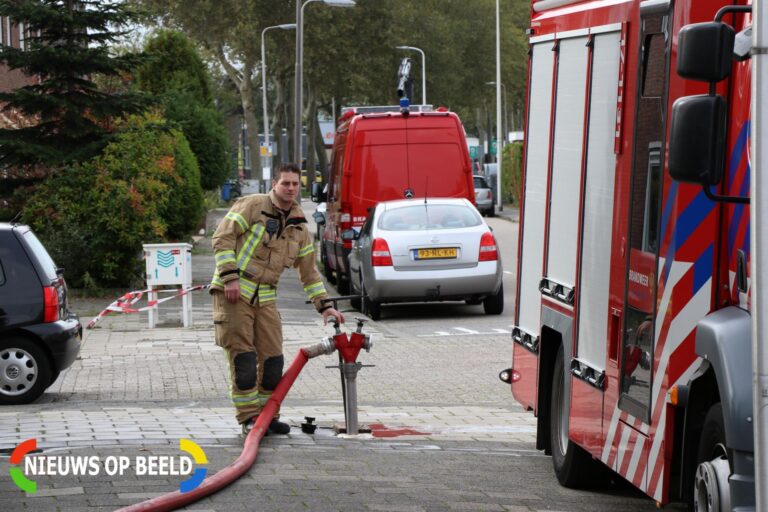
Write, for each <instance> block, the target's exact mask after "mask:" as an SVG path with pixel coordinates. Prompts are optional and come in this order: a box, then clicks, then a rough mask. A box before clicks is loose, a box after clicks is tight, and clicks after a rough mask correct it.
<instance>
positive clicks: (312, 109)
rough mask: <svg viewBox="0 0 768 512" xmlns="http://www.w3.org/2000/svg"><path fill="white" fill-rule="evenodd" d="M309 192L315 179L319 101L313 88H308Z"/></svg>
mask: <svg viewBox="0 0 768 512" xmlns="http://www.w3.org/2000/svg"><path fill="white" fill-rule="evenodd" d="M307 110H308V113H307V128H308V129H309V132H308V133H307V192H311V191H312V182H314V181H315V162H317V158H316V157H315V133H316V131H317V128H316V127H317V122H316V120H317V102H316V101H315V95H314V93H313V92H312V89H311V88H308V90H307Z"/></svg>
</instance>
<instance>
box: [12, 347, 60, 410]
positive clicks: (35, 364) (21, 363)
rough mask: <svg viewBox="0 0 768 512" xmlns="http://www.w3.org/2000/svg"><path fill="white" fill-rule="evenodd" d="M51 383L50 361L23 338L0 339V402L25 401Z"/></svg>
mask: <svg viewBox="0 0 768 512" xmlns="http://www.w3.org/2000/svg"><path fill="white" fill-rule="evenodd" d="M50 384H51V363H50V361H48V357H47V356H46V354H45V352H43V350H42V349H41V348H40V347H38V346H37V344H35V343H34V342H32V341H30V340H28V339H26V338H9V339H5V340H2V341H0V404H2V405H16V404H28V403H30V402H32V401H33V400H35V399H37V398H38V397H39V396H40V395H42V394H43V391H45V389H46V388H47V387H48V386H49V385H50Z"/></svg>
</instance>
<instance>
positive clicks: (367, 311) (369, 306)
mask: <svg viewBox="0 0 768 512" xmlns="http://www.w3.org/2000/svg"><path fill="white" fill-rule="evenodd" d="M360 283H361V284H360V287H361V288H362V295H363V309H362V310H361V311H362V313H363V314H364V315H368V316H369V317H371V320H374V321H376V320H381V303H380V302H377V301H375V300H371V299H370V298H369V297H368V292H366V290H365V284H363V282H362V281H360Z"/></svg>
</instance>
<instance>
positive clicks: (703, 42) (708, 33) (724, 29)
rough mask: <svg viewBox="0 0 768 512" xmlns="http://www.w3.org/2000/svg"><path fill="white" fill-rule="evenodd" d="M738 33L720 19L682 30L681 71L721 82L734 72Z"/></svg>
mask: <svg viewBox="0 0 768 512" xmlns="http://www.w3.org/2000/svg"><path fill="white" fill-rule="evenodd" d="M735 37H736V33H735V31H734V30H733V28H732V27H731V26H730V25H727V24H725V23H722V22H719V21H710V22H707V23H693V24H691V25H687V26H685V27H683V28H682V29H680V36H679V40H678V49H677V74H678V75H680V76H681V77H683V78H688V79H690V80H701V81H703V82H719V81H720V80H723V79H724V78H726V77H728V75H730V74H731V64H732V57H733V45H734V40H735Z"/></svg>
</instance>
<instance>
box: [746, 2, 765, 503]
mask: <svg viewBox="0 0 768 512" xmlns="http://www.w3.org/2000/svg"><path fill="white" fill-rule="evenodd" d="M767 10H768V0H757V1H755V2H753V3H752V27H753V30H752V112H751V114H752V126H751V130H752V134H751V138H752V148H751V149H752V162H751V163H752V175H751V178H750V182H751V183H750V188H751V190H750V196H751V199H752V201H751V205H750V208H751V220H750V238H751V240H752V244H753V246H752V264H751V268H750V275H751V278H752V366H753V370H752V381H753V403H754V433H755V510H762V511H766V510H768V488H766V486H765V482H766V481H768V323H767V322H766V318H765V311H766V307H768V260H767V258H768V222H767V221H766V220H767V217H766V216H768V174H766V173H768V158H766V152H768V91H766V90H765V88H766V82H765V74H766V73H768V62H767V61H766V58H768V57H766V52H768V16H767V15H768V12H766V11H767ZM761 311H762V313H761Z"/></svg>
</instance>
